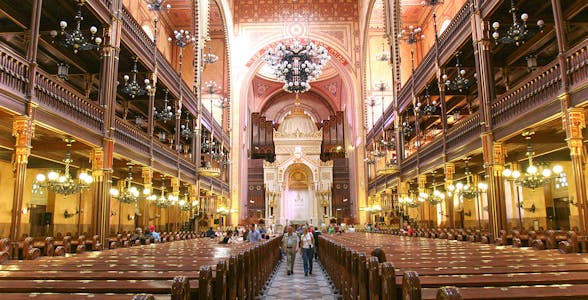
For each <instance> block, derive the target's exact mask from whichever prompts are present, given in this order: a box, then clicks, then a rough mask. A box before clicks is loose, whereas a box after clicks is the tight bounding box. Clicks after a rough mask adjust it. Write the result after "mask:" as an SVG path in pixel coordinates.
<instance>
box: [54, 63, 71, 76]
mask: <svg viewBox="0 0 588 300" xmlns="http://www.w3.org/2000/svg"><path fill="white" fill-rule="evenodd" d="M57 77H59V78H60V79H63V80H67V78H68V77H69V65H68V64H66V63H64V62H60V63H59V64H57Z"/></svg>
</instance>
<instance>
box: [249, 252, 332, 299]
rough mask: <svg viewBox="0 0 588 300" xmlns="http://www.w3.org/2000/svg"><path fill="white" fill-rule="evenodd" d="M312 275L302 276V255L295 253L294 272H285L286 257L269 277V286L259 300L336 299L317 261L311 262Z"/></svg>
mask: <svg viewBox="0 0 588 300" xmlns="http://www.w3.org/2000/svg"><path fill="white" fill-rule="evenodd" d="M312 272H313V273H312V275H311V274H309V275H308V276H304V268H303V266H302V257H301V256H300V254H296V259H295V261H294V274H292V275H289V276H288V274H287V269H286V258H284V260H283V261H282V263H281V264H280V267H279V269H278V271H277V272H276V274H275V275H274V277H273V278H272V279H270V284H269V288H268V289H267V290H266V292H265V293H264V294H263V295H262V296H261V297H260V299H261V300H272V299H280V300H281V299H284V300H294V299H303V300H336V299H337V297H336V296H334V294H333V291H332V289H331V286H330V284H329V283H328V281H327V278H326V276H325V274H324V273H323V270H322V268H321V267H320V265H319V263H318V262H317V261H314V262H313V265H312Z"/></svg>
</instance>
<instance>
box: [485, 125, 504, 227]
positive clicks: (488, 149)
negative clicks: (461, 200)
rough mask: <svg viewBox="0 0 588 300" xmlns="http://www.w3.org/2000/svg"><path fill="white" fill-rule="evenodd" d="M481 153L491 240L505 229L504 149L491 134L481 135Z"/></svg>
mask: <svg viewBox="0 0 588 300" xmlns="http://www.w3.org/2000/svg"><path fill="white" fill-rule="evenodd" d="M482 151H483V155H484V164H485V166H486V179H487V181H488V194H487V195H488V227H489V229H490V234H491V238H492V239H494V238H496V237H498V236H499V234H500V230H502V229H506V228H507V223H506V202H505V200H504V198H505V197H504V179H503V177H502V171H503V170H504V157H505V156H506V148H505V147H504V145H502V143H499V142H495V141H494V136H493V134H492V133H483V134H482Z"/></svg>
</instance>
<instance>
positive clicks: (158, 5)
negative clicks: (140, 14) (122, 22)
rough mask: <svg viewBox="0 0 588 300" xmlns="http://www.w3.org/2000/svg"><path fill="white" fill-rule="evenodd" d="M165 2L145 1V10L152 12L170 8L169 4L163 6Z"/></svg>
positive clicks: (163, 0) (162, 0) (161, 0)
mask: <svg viewBox="0 0 588 300" xmlns="http://www.w3.org/2000/svg"><path fill="white" fill-rule="evenodd" d="M165 1H166V0H145V2H146V3H147V9H149V10H153V11H162V10H166V9H170V8H171V4H169V3H168V4H166V5H164V3H165Z"/></svg>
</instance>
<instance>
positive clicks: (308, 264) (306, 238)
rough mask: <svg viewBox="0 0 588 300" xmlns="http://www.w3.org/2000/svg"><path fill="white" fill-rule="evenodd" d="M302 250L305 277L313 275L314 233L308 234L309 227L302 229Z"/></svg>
mask: <svg viewBox="0 0 588 300" xmlns="http://www.w3.org/2000/svg"><path fill="white" fill-rule="evenodd" d="M300 248H301V249H302V263H303V265H304V276H308V274H309V273H310V274H312V257H313V256H314V255H313V250H314V237H313V236H312V233H310V232H308V227H306V226H303V227H302V235H301V236H300Z"/></svg>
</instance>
